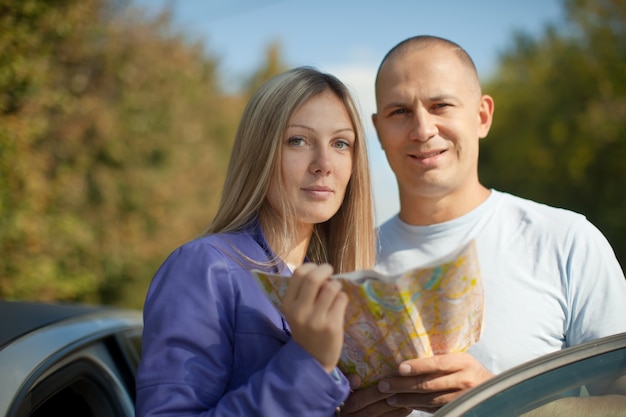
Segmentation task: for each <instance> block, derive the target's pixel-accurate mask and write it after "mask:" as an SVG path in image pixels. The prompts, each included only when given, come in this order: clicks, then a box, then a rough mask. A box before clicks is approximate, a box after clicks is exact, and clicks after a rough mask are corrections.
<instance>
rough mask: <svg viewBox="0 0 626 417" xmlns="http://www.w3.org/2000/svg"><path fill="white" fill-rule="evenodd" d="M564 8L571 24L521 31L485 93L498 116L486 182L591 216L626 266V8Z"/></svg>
mask: <svg viewBox="0 0 626 417" xmlns="http://www.w3.org/2000/svg"><path fill="white" fill-rule="evenodd" d="M564 4H565V7H566V10H567V13H568V17H569V24H568V25H566V26H564V27H561V28H555V27H549V28H547V29H546V31H545V34H544V36H543V37H542V38H541V39H537V40H535V39H531V38H530V37H528V36H526V35H524V34H518V35H517V37H516V39H515V44H514V47H513V48H512V50H511V51H509V52H508V53H507V54H506V55H505V56H504V57H503V59H502V63H501V69H500V72H499V73H498V75H497V76H496V77H495V78H494V79H493V80H491V81H490V82H489V83H488V84H487V85H486V87H485V91H486V92H487V93H490V94H491V95H492V96H493V97H494V99H495V101H496V110H495V118H494V124H493V127H492V130H491V133H490V135H489V137H488V138H487V139H485V140H484V141H483V143H482V145H481V146H482V148H481V178H482V180H483V182H484V183H485V184H486V185H488V186H492V187H495V188H500V189H503V190H507V191H511V192H513V193H516V194H520V195H522V196H526V197H529V198H533V199H536V200H539V201H543V202H546V203H548V204H552V205H556V206H561V207H566V208H571V209H574V210H576V211H579V212H581V213H583V214H585V215H586V216H587V217H588V218H589V219H590V220H591V221H592V222H593V223H594V224H596V225H597V226H598V227H599V228H600V229H601V230H602V231H603V233H604V234H605V235H606V236H607V237H608V239H609V241H610V242H611V243H612V245H613V247H614V249H615V251H616V253H617V255H618V258H619V259H620V262H621V264H622V266H623V267H626V216H625V215H624V213H626V198H625V195H626V194H625V193H624V189H625V188H624V181H625V179H626V164H624V162H623V161H624V160H626V125H625V124H624V120H626V3H624V2H623V1H620V0H568V1H566V2H565V3H564Z"/></svg>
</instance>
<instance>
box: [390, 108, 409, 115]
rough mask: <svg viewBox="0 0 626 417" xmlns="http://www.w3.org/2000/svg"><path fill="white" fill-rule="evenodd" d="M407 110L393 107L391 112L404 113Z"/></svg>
mask: <svg viewBox="0 0 626 417" xmlns="http://www.w3.org/2000/svg"><path fill="white" fill-rule="evenodd" d="M406 112H407V111H406V109H395V110H393V111H392V112H391V114H392V115H394V114H405V113H406Z"/></svg>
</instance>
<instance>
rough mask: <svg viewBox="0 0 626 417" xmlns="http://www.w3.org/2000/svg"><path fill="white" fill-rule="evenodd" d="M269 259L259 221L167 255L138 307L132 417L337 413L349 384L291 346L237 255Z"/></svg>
mask: <svg viewBox="0 0 626 417" xmlns="http://www.w3.org/2000/svg"><path fill="white" fill-rule="evenodd" d="M270 253H271V252H270V251H269V248H268V246H267V243H266V241H265V238H264V237H263V234H262V232H261V230H260V227H259V226H258V224H255V225H253V226H252V227H251V228H250V229H249V230H246V231H244V232H241V233H229V234H219V235H212V236H207V237H203V238H199V239H196V240H194V241H191V242H189V243H187V244H185V245H183V246H181V247H179V248H178V249H176V250H175V251H174V252H173V253H172V254H171V255H170V256H169V257H168V258H167V260H166V261H165V262H164V263H163V265H162V266H161V268H160V269H159V270H158V271H157V273H156V275H155V277H154V279H153V281H152V283H151V285H150V288H149V290H148V295H147V298H146V303H145V306H144V324H145V327H144V332H143V340H142V345H143V346H142V358H141V363H140V365H139V369H138V371H137V404H136V412H137V416H138V417H143V416H161V417H162V416H177V417H178V416H270V417H280V416H323V417H329V416H332V415H334V412H335V408H336V407H337V406H338V405H339V404H340V403H341V402H342V401H343V400H345V399H346V397H347V396H348V393H349V385H348V382H347V380H346V378H345V377H344V376H343V375H342V374H341V373H338V375H339V378H337V375H329V374H328V373H326V371H325V370H324V369H323V368H322V366H321V365H320V364H319V363H318V362H317V361H316V360H315V359H314V358H313V357H312V356H311V355H310V354H308V353H307V352H306V351H305V350H304V349H302V347H300V346H299V345H298V344H297V343H295V342H294V341H293V340H291V338H290V333H289V328H288V326H287V324H286V323H285V321H284V320H283V319H282V317H281V315H280V313H279V312H278V310H277V309H276V308H275V307H274V306H273V305H272V304H271V303H270V302H269V301H268V300H267V298H266V297H265V295H264V294H263V293H262V292H261V290H260V288H259V287H258V285H257V283H256V281H255V279H254V277H253V276H252V275H251V274H250V272H248V271H249V269H251V268H252V267H256V268H258V265H254V266H250V265H249V262H248V265H246V264H247V262H246V261H245V259H244V258H243V257H242V256H246V257H248V258H250V259H252V260H254V261H259V262H267V261H268V260H269V259H270V255H269V254H270ZM281 268H283V269H284V265H283V266H281ZM274 269H276V268H274Z"/></svg>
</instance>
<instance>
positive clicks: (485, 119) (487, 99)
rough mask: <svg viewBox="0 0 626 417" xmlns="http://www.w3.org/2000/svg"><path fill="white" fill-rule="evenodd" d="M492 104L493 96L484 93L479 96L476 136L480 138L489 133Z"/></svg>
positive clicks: (493, 104)
mask: <svg viewBox="0 0 626 417" xmlns="http://www.w3.org/2000/svg"><path fill="white" fill-rule="evenodd" d="M494 106H495V102H494V101H493V97H491V96H489V95H486V94H485V95H483V96H482V97H481V98H480V104H479V106H478V119H479V120H478V121H479V125H478V137H479V138H481V139H482V138H484V137H486V136H487V134H488V133H489V129H491V122H492V121H493V111H494Z"/></svg>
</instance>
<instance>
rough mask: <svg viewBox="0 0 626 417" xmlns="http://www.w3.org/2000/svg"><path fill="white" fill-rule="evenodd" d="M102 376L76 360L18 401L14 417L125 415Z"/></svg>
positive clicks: (95, 367) (87, 363) (98, 370)
mask: <svg viewBox="0 0 626 417" xmlns="http://www.w3.org/2000/svg"><path fill="white" fill-rule="evenodd" d="M105 375H106V373H105V372H103V371H102V369H101V368H100V367H99V366H98V365H96V364H95V363H93V362H91V361H90V360H78V361H75V362H72V363H70V364H68V365H66V366H64V367H63V368H61V369H59V370H57V371H56V372H54V373H53V374H51V375H50V376H49V377H47V378H45V379H44V380H43V381H41V383H39V384H38V385H37V386H36V387H34V388H33V390H32V391H31V392H30V393H29V394H28V396H27V398H25V399H24V400H23V401H21V403H20V406H19V408H18V411H17V413H16V414H15V415H16V416H18V417H25V416H30V417H47V416H65V417H117V416H123V415H127V414H126V412H125V411H124V410H125V408H124V405H123V404H122V403H121V402H120V399H119V395H118V394H117V393H116V392H115V391H113V390H112V388H111V387H110V386H109V385H110V381H108V380H107V378H106V376H105Z"/></svg>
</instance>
